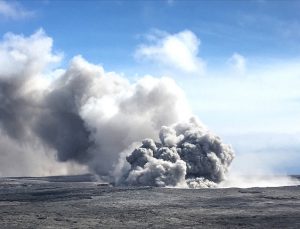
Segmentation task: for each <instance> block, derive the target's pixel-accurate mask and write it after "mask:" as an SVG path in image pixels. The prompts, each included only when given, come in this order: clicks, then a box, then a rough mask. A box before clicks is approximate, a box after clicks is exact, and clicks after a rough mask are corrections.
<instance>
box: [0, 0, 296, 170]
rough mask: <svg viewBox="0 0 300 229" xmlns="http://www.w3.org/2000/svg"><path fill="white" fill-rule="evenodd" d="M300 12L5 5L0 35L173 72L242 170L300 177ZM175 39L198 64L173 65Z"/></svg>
mask: <svg viewBox="0 0 300 229" xmlns="http://www.w3.org/2000/svg"><path fill="white" fill-rule="evenodd" d="M4 4H5V5H6V8H5V7H3V5H4ZM7 6H9V7H11V8H10V10H7ZM299 11H300V2H299V1H275V0H273V1H266V0H257V1H237V0H235V1H196V0H194V1H188V0H181V1H180V0H173V1H164V0H161V1H160V0H155V1H154V0H153V1H150V0H149V1H146V0H145V1H138V0H135V1H134V0H129V1H125V0H124V1H113V0H111V1H108V0H107V1H70V0H68V1H47V0H45V1H30V0H26V1H18V2H17V1H6V2H5V1H0V34H1V36H3V35H4V34H5V33H7V32H12V33H15V34H24V35H26V36H28V35H30V34H32V33H34V32H35V31H37V30H38V29H40V28H42V29H43V30H44V31H45V32H46V33H47V35H48V36H50V37H52V38H53V40H54V50H55V51H57V52H62V53H63V55H64V60H63V65H66V64H67V63H68V61H69V60H70V59H71V58H72V57H73V56H75V55H78V54H80V55H82V56H83V57H84V58H86V59H87V60H88V61H90V62H92V63H99V64H102V65H103V66H104V68H105V69H106V70H109V71H116V72H120V73H123V74H124V75H125V76H126V77H128V78H130V79H134V78H138V77H140V76H142V75H145V74H151V75H156V76H161V75H168V76H170V77H172V78H174V79H175V80H176V82H177V83H178V84H179V85H180V86H181V87H182V88H183V90H184V91H185V92H186V95H187V97H188V100H189V103H190V105H191V107H192V109H193V110H194V112H195V113H196V114H197V115H198V116H199V118H200V119H201V120H202V121H203V122H204V123H205V124H207V125H208V126H209V127H210V128H211V129H212V130H213V131H215V132H216V133H218V134H220V135H221V136H222V137H224V138H225V139H226V140H227V141H229V142H231V143H232V145H233V146H234V147H235V148H236V150H237V154H238V155H239V156H238V157H237V161H239V163H236V164H237V165H236V166H238V167H243V168H244V169H248V167H249V169H250V167H251V166H254V165H255V166H259V165H260V164H264V165H265V166H266V167H268V169H271V170H275V171H277V172H279V173H300V168H299V166H298V164H297V161H299V159H300V155H299V151H300V120H299V117H300V108H299V101H300V92H298V91H300V90H298V89H299V88H300V64H299V63H300V42H299V41H300V16H299ZM185 38H186V39H187V40H185ZM168 39H173V40H175V41H176V42H177V43H176V42H175V43H176V44H179V45H182V46H180V47H181V48H182V52H183V53H184V54H186V55H187V58H185V60H190V62H188V61H187V63H186V64H182V65H180V64H181V63H182V59H172V58H171V59H170V57H171V56H172V55H173V54H174V53H171V54H170V53H168V52H167V51H166V47H165V46H164V44H165V45H166V44H167V41H168ZM164 42H165V43H164ZM178 42H179V43H178ZM175 54H176V53H175ZM181 54H182V53H181ZM253 155H254V156H253ZM257 155H259V156H257ZM253 158H256V159H255V160H253ZM270 158H271V159H272V160H270ZM257 160H260V162H261V163H257ZM261 167H264V166H261Z"/></svg>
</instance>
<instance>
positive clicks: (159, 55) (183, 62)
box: [135, 30, 205, 73]
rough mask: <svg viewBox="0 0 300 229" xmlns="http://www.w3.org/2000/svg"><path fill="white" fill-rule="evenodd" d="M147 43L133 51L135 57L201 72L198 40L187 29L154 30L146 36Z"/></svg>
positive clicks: (202, 68)
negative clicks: (173, 30)
mask: <svg viewBox="0 0 300 229" xmlns="http://www.w3.org/2000/svg"><path fill="white" fill-rule="evenodd" d="M147 40H148V44H142V45H140V46H139V47H138V49H137V50H136V52H135V56H136V58H137V59H142V60H149V61H152V62H154V63H159V64H162V65H165V66H166V67H169V68H176V69H179V70H181V71H184V72H189V73H203V71H204V66H205V63H204V61H203V60H202V59H201V58H200V57H199V56H198V52H199V45H200V40H199V39H198V38H197V36H196V35H195V34H194V33H193V32H191V31H189V30H184V31H181V32H179V33H176V34H168V33H166V32H161V31H158V32H157V31H156V32H155V33H154V34H150V35H148V36H147Z"/></svg>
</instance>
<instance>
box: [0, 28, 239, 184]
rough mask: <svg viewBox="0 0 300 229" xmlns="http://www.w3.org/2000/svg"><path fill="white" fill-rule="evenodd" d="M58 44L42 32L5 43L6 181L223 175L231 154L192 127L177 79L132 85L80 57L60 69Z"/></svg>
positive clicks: (209, 179) (182, 179)
mask: <svg viewBox="0 0 300 229" xmlns="http://www.w3.org/2000/svg"><path fill="white" fill-rule="evenodd" d="M52 42H53V41H52V39H51V38H50V37H48V36H47V35H46V34H45V33H44V32H43V31H42V30H39V31H38V32H36V33H35V34H33V35H31V36H29V37H24V36H22V35H14V34H7V35H5V37H4V39H3V40H2V41H1V42H0V144H1V148H0V175H1V176H41V175H53V174H68V173H80V172H87V171H89V172H92V173H96V174H99V175H100V176H106V177H110V181H112V180H114V181H115V182H116V184H119V185H124V184H126V185H153V186H184V185H185V186H189V187H211V186H214V184H216V183H218V182H220V181H222V180H223V179H224V177H225V174H226V172H227V170H228V166H229V165H230V163H231V161H232V159H233V153H232V150H231V148H230V147H229V146H226V145H224V144H222V143H221V140H220V139H219V138H218V137H216V136H214V135H212V134H211V133H209V132H208V131H207V130H206V129H205V128H204V127H203V125H201V124H200V123H199V122H198V121H196V119H191V121H190V122H184V120H188V119H189V117H191V116H192V113H191V111H190V109H189V107H188V105H187V104H188V103H187V101H186V99H185V96H184V93H183V92H182V90H181V89H180V88H179V87H178V86H177V85H176V83H175V82H174V80H172V79H170V78H167V77H162V78H155V77H152V76H145V77H142V78H140V79H138V80H136V81H135V82H130V81H129V80H127V79H126V78H125V77H123V76H121V75H119V74H117V73H115V72H105V71H104V69H103V68H102V66H99V65H94V64H91V63H89V62H87V61H86V60H85V59H84V58H82V57H81V56H76V57H74V58H73V59H72V60H71V62H70V64H69V66H68V67H67V69H65V70H63V69H56V68H55V65H57V64H59V62H60V60H61V55H60V54H55V53H53V51H52ZM173 123H179V124H175V125H173ZM162 126H164V127H162ZM167 126H169V127H167ZM161 127H162V129H161ZM160 129H161V130H160ZM159 131H160V134H159V138H158V136H157V133H158V132H159ZM145 138H151V139H153V140H151V139H148V140H144V141H143V144H142V147H140V148H137V149H136V150H134V151H133V152H132V154H131V155H129V156H127V153H126V152H128V151H130V150H131V147H133V146H135V145H136V144H138V142H141V141H142V140H143V139H145ZM159 139H160V141H161V143H157V142H158V141H159ZM126 156H127V158H126Z"/></svg>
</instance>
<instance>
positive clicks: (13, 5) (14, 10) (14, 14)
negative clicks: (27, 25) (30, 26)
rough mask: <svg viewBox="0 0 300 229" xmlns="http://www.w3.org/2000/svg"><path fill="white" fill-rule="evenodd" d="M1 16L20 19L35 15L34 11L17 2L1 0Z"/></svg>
mask: <svg viewBox="0 0 300 229" xmlns="http://www.w3.org/2000/svg"><path fill="white" fill-rule="evenodd" d="M0 16H3V17H5V18H8V19H13V20H18V19H23V18H27V17H32V16H34V12H33V11H28V10H26V9H24V8H23V7H22V6H21V5H20V4H19V3H17V2H11V1H10V2H8V1H4V0H0Z"/></svg>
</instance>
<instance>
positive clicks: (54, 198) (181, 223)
mask: <svg viewBox="0 0 300 229" xmlns="http://www.w3.org/2000/svg"><path fill="white" fill-rule="evenodd" d="M298 178H299V177H298ZM0 206H1V207H0V228H33V227H34V228H62V227H64V228H124V227H130V228H146V227H147V228H191V227H197V228H246V227H247V228H249V227H250V228H251V227H252V228H299V227H300V186H290V187H276V188H249V189H240V188H226V189H177V188H154V187H112V186H110V185H107V184H102V183H100V182H97V181H96V180H95V178H94V177H93V176H91V175H83V176H57V177H41V178H1V180H0Z"/></svg>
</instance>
